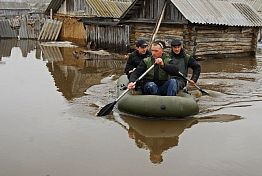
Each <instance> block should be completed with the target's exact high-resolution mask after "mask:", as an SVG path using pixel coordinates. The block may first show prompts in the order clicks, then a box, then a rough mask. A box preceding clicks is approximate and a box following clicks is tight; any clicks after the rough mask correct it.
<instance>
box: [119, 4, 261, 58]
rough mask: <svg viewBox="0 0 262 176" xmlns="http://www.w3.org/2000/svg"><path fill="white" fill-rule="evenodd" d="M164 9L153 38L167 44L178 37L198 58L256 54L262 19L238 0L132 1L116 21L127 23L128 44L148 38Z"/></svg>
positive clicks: (248, 6)
mask: <svg viewBox="0 0 262 176" xmlns="http://www.w3.org/2000/svg"><path fill="white" fill-rule="evenodd" d="M165 3H167V5H166V8H165V9H164V8H163V7H164V4H165ZM163 9H164V10H165V11H164V17H163V19H162V22H161V26H160V28H159V31H158V33H157V36H156V39H161V40H163V41H165V42H166V44H167V45H170V42H171V40H172V39H173V38H181V39H183V41H184V44H183V45H184V48H185V49H186V50H188V51H190V52H192V53H193V54H194V55H195V56H199V57H200V56H210V55H212V56H214V55H216V56H219V57H226V56H229V55H230V56H238V57H239V56H243V55H254V54H255V51H256V47H257V35H258V31H259V28H260V27H261V26H262V19H261V17H260V16H259V14H258V13H257V12H256V11H255V10H254V9H253V8H252V7H251V6H250V5H249V4H248V3H245V2H244V1H239V0H238V1H236V0H235V1H232V0H135V1H134V2H133V3H132V5H131V6H130V7H129V8H128V10H127V11H126V12H125V13H124V14H123V15H122V16H121V18H120V23H119V24H129V25H130V43H131V45H133V44H134V41H135V40H137V39H139V38H140V39H141V38H142V39H145V40H147V41H149V40H150V38H151V36H152V32H153V29H154V27H155V25H156V23H157V20H158V18H159V16H160V14H161V12H162V11H163Z"/></svg>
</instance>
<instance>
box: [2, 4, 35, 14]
mask: <svg viewBox="0 0 262 176" xmlns="http://www.w3.org/2000/svg"><path fill="white" fill-rule="evenodd" d="M28 12H30V7H29V5H28V4H27V3H26V2H20V3H17V2H0V18H10V17H13V16H20V15H23V14H28Z"/></svg>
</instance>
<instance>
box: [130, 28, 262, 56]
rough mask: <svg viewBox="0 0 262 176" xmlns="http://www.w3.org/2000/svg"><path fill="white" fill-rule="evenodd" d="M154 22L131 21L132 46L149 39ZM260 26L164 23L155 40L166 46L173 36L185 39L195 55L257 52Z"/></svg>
mask: <svg viewBox="0 0 262 176" xmlns="http://www.w3.org/2000/svg"><path fill="white" fill-rule="evenodd" d="M153 28H154V25H148V24H142V23H139V24H135V23H134V24H132V27H131V34H130V46H131V48H135V41H136V40H137V39H144V40H146V41H150V38H151V35H152V31H153ZM258 30H259V29H258V28H249V27H219V26H196V25H166V24H162V25H161V26H160V28H159V32H158V33H157V35H156V39H155V40H162V41H165V42H166V44H167V46H170V42H171V40H172V39H173V38H180V39H183V41H184V45H183V47H184V48H185V49H186V50H187V51H188V52H189V53H191V54H194V55H196V56H203V55H221V56H222V55H223V57H226V56H227V55H230V56H232V55H236V56H242V55H243V56H244V55H245V56H246V55H254V53H255V51H256V47H257V42H256V41H257V35H258Z"/></svg>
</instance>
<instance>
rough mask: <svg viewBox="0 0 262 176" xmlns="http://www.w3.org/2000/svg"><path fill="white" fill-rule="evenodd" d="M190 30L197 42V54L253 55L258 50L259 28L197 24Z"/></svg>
mask: <svg viewBox="0 0 262 176" xmlns="http://www.w3.org/2000/svg"><path fill="white" fill-rule="evenodd" d="M189 32H191V41H192V42H193V43H195V55H197V56H198V55H227V54H231V55H232V54H236V55H239V54H240V53H242V54H243V55H244V54H248V55H253V54H254V52H255V51H256V46H257V44H256V43H257V42H256V41H257V34H258V29H257V28H249V27H218V26H214V27H209V26H196V27H193V30H191V31H189ZM192 49H193V48H192ZM193 50H194V49H193Z"/></svg>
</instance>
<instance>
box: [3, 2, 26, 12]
mask: <svg viewBox="0 0 262 176" xmlns="http://www.w3.org/2000/svg"><path fill="white" fill-rule="evenodd" d="M0 9H6V10H16V9H20V10H22V9H24V10H30V7H29V4H28V3H26V2H20V3H17V2H0Z"/></svg>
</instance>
